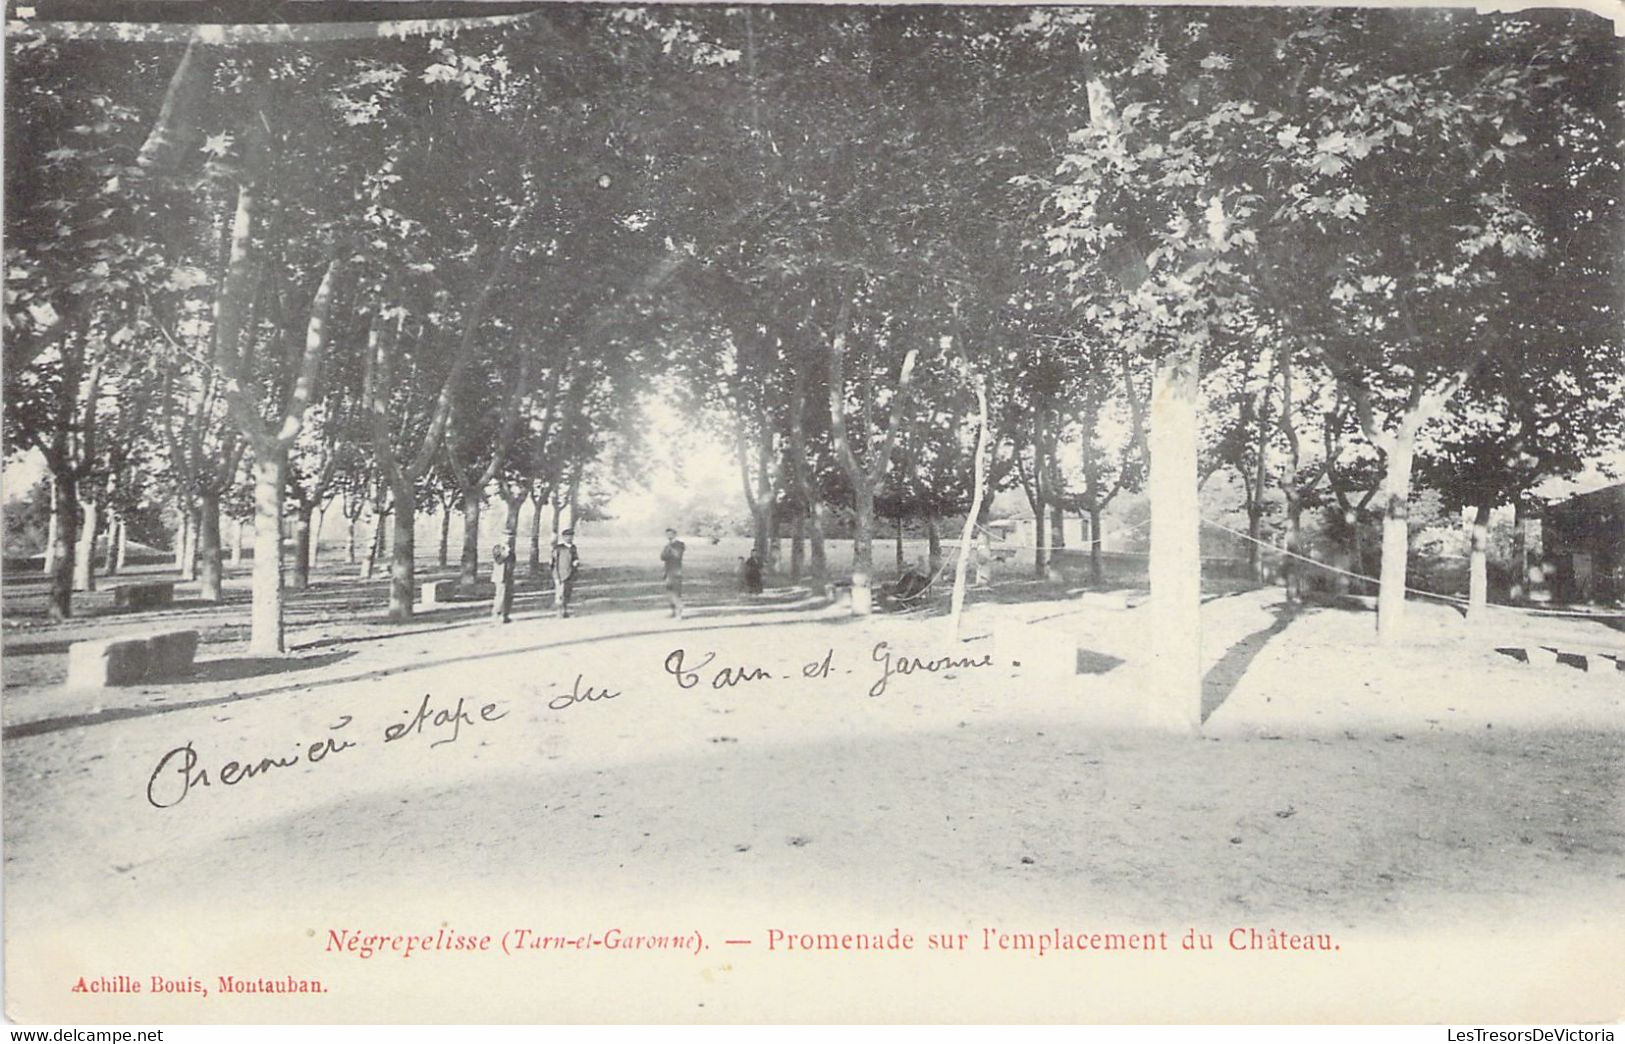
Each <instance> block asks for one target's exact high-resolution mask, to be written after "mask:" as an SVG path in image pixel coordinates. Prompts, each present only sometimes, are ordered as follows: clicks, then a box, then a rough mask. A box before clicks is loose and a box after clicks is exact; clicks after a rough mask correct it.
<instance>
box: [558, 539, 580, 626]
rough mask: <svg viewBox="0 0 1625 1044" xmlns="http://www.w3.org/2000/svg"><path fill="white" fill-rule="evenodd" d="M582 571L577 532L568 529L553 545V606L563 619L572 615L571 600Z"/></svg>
mask: <svg viewBox="0 0 1625 1044" xmlns="http://www.w3.org/2000/svg"><path fill="white" fill-rule="evenodd" d="M580 571H581V555H580V553H579V552H578V551H576V531H575V530H574V529H566V530H565V531H564V532H562V533H560V534H559V540H558V543H556V544H554V545H553V604H554V605H555V606H556V607H557V608H558V612H559V616H560V617H561V618H563V617H567V616H569V615H570V600H571V599H572V598H574V597H575V591H576V574H577V573H579V572H580Z"/></svg>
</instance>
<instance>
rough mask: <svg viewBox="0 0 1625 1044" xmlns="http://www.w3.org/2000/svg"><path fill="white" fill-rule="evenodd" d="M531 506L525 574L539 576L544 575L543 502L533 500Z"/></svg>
mask: <svg viewBox="0 0 1625 1044" xmlns="http://www.w3.org/2000/svg"><path fill="white" fill-rule="evenodd" d="M530 508H531V510H530V553H529V555H528V556H527V557H526V559H525V575H526V576H530V577H538V576H541V575H542V502H541V501H539V500H532V501H531V504H530Z"/></svg>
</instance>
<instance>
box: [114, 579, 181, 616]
mask: <svg viewBox="0 0 1625 1044" xmlns="http://www.w3.org/2000/svg"><path fill="white" fill-rule="evenodd" d="M174 602H175V583H174V581H172V580H159V581H154V582H152V583H146V584H124V585H123V586H121V587H116V588H114V589H113V604H114V605H115V606H117V607H118V608H120V609H160V608H163V607H164V606H167V605H173V604H174Z"/></svg>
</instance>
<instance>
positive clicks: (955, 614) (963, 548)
mask: <svg viewBox="0 0 1625 1044" xmlns="http://www.w3.org/2000/svg"><path fill="white" fill-rule="evenodd" d="M986 488H987V384H986V382H985V381H984V380H983V379H982V378H980V377H978V378H977V379H976V457H975V459H974V460H973V461H972V464H971V498H970V508H969V510H967V511H966V512H965V526H964V528H963V529H961V530H960V531H959V558H958V560H957V561H955V562H954V591H953V596H952V599H951V601H950V603H949V611H948V616H949V621H950V622H949V625H948V633H949V635H950V636H951V638H952V639H953V641H955V642H958V641H959V618H960V614H961V613H962V612H963V611H964V609H965V572H966V570H967V569H968V568H969V566H970V557H971V541H972V540H973V539H975V536H976V516H977V513H978V511H979V510H980V509H981V504H982V497H983V496H984V495H985V493H986ZM932 526H933V531H934V528H935V523H934V522H933V523H932ZM977 571H978V572H980V571H981V563H980V562H978V563H977Z"/></svg>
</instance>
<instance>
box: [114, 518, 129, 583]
mask: <svg viewBox="0 0 1625 1044" xmlns="http://www.w3.org/2000/svg"><path fill="white" fill-rule="evenodd" d="M114 564H115V569H117V571H119V572H124V571H125V569H128V566H130V524H128V522H125V520H124V519H122V517H120V519H119V546H115V548H114Z"/></svg>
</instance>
